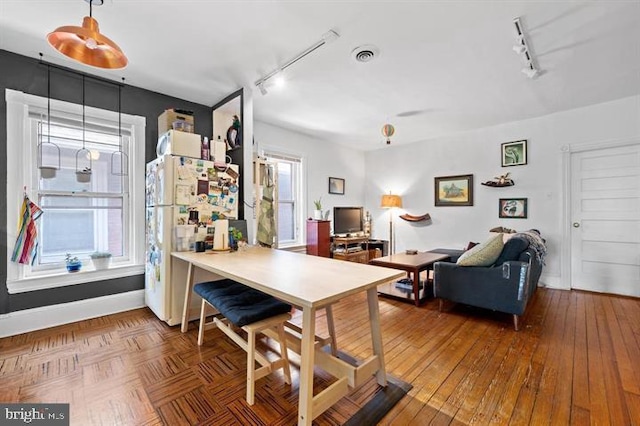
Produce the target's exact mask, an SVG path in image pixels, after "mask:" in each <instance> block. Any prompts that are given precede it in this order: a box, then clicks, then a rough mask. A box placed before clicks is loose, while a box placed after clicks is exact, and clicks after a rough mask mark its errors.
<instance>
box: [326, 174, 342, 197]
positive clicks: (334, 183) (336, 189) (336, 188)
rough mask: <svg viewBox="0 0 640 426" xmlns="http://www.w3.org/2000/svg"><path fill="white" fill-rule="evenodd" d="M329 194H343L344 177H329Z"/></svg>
mask: <svg viewBox="0 0 640 426" xmlns="http://www.w3.org/2000/svg"><path fill="white" fill-rule="evenodd" d="M329 194H338V195H344V179H340V178H335V177H330V178H329Z"/></svg>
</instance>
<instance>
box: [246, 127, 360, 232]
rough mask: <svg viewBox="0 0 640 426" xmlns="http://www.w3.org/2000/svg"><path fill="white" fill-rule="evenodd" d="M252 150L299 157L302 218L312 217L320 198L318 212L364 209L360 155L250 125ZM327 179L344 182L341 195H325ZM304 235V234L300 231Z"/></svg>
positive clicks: (272, 128)
mask: <svg viewBox="0 0 640 426" xmlns="http://www.w3.org/2000/svg"><path fill="white" fill-rule="evenodd" d="M254 135H255V147H254V148H255V149H257V150H258V152H261V151H263V150H269V149H272V150H277V151H280V152H285V153H290V154H296V155H300V156H301V157H302V158H303V162H304V165H305V170H306V176H305V182H304V187H305V188H306V189H305V192H306V194H307V199H306V200H304V204H305V215H306V216H305V217H312V216H313V210H314V207H313V200H317V199H318V198H320V197H322V209H323V210H325V211H326V210H329V211H330V212H331V214H330V218H331V217H332V216H333V207H334V206H362V205H364V178H365V167H364V153H363V152H362V151H358V150H354V149H350V148H346V147H344V146H340V145H338V144H334V143H331V142H327V141H325V140H321V139H316V138H313V137H311V136H308V135H305V134H302V133H297V132H293V131H290V130H287V129H283V128H281V127H277V126H273V125H270V124H267V123H264V122H261V121H255V122H254ZM329 177H337V178H342V179H344V180H345V193H344V195H335V194H329ZM303 232H304V230H303Z"/></svg>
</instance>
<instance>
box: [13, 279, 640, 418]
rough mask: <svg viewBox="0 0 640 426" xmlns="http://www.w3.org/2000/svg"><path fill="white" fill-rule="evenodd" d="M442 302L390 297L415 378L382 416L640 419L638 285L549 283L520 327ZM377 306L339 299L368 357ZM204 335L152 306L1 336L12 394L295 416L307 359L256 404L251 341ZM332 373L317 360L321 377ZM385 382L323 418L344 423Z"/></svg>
mask: <svg viewBox="0 0 640 426" xmlns="http://www.w3.org/2000/svg"><path fill="white" fill-rule="evenodd" d="M437 305H438V303H437V301H429V302H428V303H426V304H425V305H423V306H422V307H420V308H416V307H415V306H413V305H411V304H406V303H402V302H397V301H393V300H390V299H384V298H381V299H380V311H381V324H382V333H383V339H384V347H385V355H386V362H387V371H388V372H389V373H390V374H392V375H393V376H395V377H398V378H400V379H402V380H404V381H406V382H409V383H411V384H412V385H413V388H412V389H411V390H410V391H409V394H408V395H407V396H405V397H404V398H403V399H402V400H401V401H400V402H399V403H398V404H397V405H396V406H395V407H394V408H393V409H392V410H391V411H390V412H389V413H388V414H387V415H386V416H385V418H384V419H383V420H382V422H381V424H383V425H409V424H410V425H427V424H436V425H440V424H451V425H470V424H481V425H484V424H490V423H491V424H505V425H506V424H509V425H511V424H513V425H525V424H531V425H539V424H551V425H564V424H577V425H583V424H598V425H607V424H611V425H640V368H639V367H638V366H639V365H640V299H633V298H624V297H616V296H609V295H600V294H593V293H586V292H575V291H571V292H568V291H559V290H547V289H539V291H538V292H537V294H536V297H535V299H534V300H533V303H532V305H531V306H530V307H529V310H528V312H527V314H526V316H525V317H524V318H523V323H522V324H523V326H522V330H521V331H520V332H514V331H513V329H512V327H511V318H510V316H509V315H504V314H499V313H493V312H487V311H484V310H481V309H475V308H470V307H465V306H463V305H453V304H450V305H446V310H445V312H443V313H440V312H438V306H437ZM366 309H367V308H366V298H365V297H364V295H355V296H353V297H350V298H348V299H345V300H343V301H342V302H340V303H339V304H338V305H336V306H335V308H334V316H335V318H336V326H337V333H338V344H339V346H340V348H341V349H342V350H344V351H345V352H348V353H350V354H351V355H354V356H356V357H360V358H363V357H365V356H368V355H369V354H370V353H371V346H370V338H369V335H368V327H367V325H366V321H367V310H366ZM320 315H322V313H321V314H320ZM296 318H297V319H298V320H299V317H296ZM318 329H319V332H320V334H325V333H326V321H325V320H324V318H323V317H322V316H321V317H320V318H319V319H318ZM196 340H197V330H196V328H195V323H192V324H191V326H190V329H189V332H188V333H186V334H181V333H180V330H179V328H178V327H169V326H167V325H166V324H164V323H162V322H160V321H158V320H157V319H156V318H155V317H154V316H153V314H152V313H151V311H149V310H147V309H138V310H134V311H129V312H124V313H120V314H116V315H109V316H106V317H100V318H96V319H91V320H86V321H81V322H78V323H74V324H69V325H65V326H60V327H55V328H50V329H47V330H41V331H36V332H32V333H27V334H22V335H18V336H13V337H8V338H4V339H0V401H3V402H69V403H71V420H72V421H71V424H72V425H83V426H84V425H136V426H138V425H171V426H174V425H187V424H190V425H234V424H236V425H240V424H252V425H292V424H295V421H296V412H297V405H296V400H297V390H298V389H297V386H298V375H297V373H298V370H297V368H295V366H294V368H293V369H292V375H293V377H292V379H293V384H292V385H291V386H289V385H286V384H285V383H284V380H283V378H282V375H281V373H276V374H274V375H271V376H268V377H266V378H264V379H261V380H260V381H259V382H258V385H257V387H256V405H254V406H253V407H250V406H248V405H247V404H246V402H245V400H244V382H245V367H246V355H245V353H244V352H242V351H241V350H240V349H238V348H237V347H236V345H235V344H234V343H233V342H231V341H230V340H229V339H227V338H226V337H225V336H224V335H223V334H222V333H220V332H219V331H217V330H210V331H208V332H207V333H206V335H205V344H204V346H202V347H198V346H197V343H196ZM292 361H293V362H294V363H297V362H298V359H297V358H295V356H292ZM330 382H331V379H330V377H329V376H327V375H325V374H322V373H321V372H319V371H318V377H317V379H316V380H315V382H314V387H316V388H317V389H321V388H323V387H325V386H327V385H328V384H329V383H330ZM375 390H376V386H375V385H374V384H373V382H372V383H367V384H365V385H363V386H362V387H361V388H360V389H357V390H354V391H353V392H352V393H351V394H350V395H349V397H347V398H343V399H342V400H341V401H340V402H339V403H338V404H336V405H335V406H334V407H332V408H331V409H330V410H329V411H327V412H326V413H325V414H323V415H322V416H320V417H319V418H318V419H316V422H315V423H316V424H318V425H336V424H343V423H344V422H345V421H346V420H347V419H348V418H349V417H350V416H351V415H352V414H353V413H354V412H355V411H357V410H358V409H359V407H361V406H362V405H363V404H364V403H365V402H366V401H367V400H369V399H370V398H371V395H372V393H374V392H375Z"/></svg>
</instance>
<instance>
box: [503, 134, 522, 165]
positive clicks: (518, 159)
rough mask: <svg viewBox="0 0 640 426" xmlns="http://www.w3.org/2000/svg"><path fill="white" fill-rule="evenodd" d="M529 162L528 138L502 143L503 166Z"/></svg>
mask: <svg viewBox="0 0 640 426" xmlns="http://www.w3.org/2000/svg"><path fill="white" fill-rule="evenodd" d="M525 164H527V140H526V139H524V140H521V141H514V142H505V143H503V144H502V167H508V166H523V165H525Z"/></svg>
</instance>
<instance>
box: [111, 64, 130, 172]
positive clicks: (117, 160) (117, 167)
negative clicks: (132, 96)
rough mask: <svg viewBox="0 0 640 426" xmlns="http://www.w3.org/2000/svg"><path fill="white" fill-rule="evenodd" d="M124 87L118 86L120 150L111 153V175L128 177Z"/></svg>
mask: <svg viewBox="0 0 640 426" xmlns="http://www.w3.org/2000/svg"><path fill="white" fill-rule="evenodd" d="M123 85H124V77H122V85H118V150H117V151H114V152H113V153H111V174H112V175H116V176H127V175H128V174H129V156H128V155H127V153H126V152H124V151H122V86H123Z"/></svg>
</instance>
